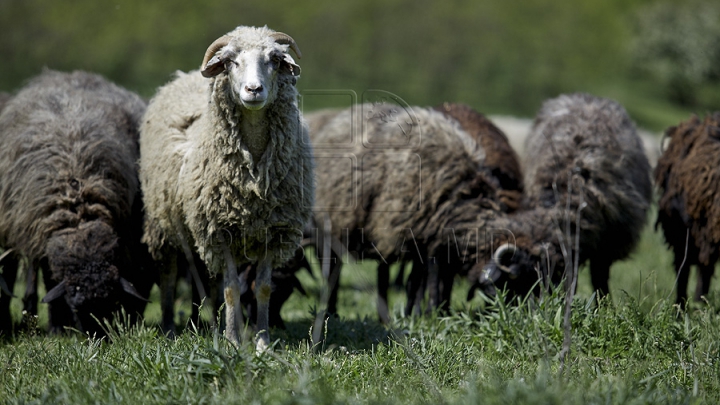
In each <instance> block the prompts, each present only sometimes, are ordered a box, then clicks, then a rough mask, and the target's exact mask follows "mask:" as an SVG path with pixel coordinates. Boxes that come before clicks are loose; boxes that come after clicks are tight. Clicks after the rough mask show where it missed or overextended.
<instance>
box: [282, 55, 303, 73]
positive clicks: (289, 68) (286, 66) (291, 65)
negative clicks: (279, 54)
mask: <svg viewBox="0 0 720 405" xmlns="http://www.w3.org/2000/svg"><path fill="white" fill-rule="evenodd" d="M280 71H282V72H283V73H285V74H289V75H293V76H300V66H298V65H297V64H296V63H295V60H294V59H293V58H292V56H290V54H288V53H286V54H285V55H284V57H283V63H282V65H281V66H280Z"/></svg>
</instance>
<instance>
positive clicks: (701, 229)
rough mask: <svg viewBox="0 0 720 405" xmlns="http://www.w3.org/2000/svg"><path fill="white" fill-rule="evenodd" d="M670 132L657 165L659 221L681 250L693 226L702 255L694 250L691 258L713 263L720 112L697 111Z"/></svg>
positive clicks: (717, 234)
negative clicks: (702, 116)
mask: <svg viewBox="0 0 720 405" xmlns="http://www.w3.org/2000/svg"><path fill="white" fill-rule="evenodd" d="M666 135H667V137H668V138H669V139H670V142H669V143H668V146H667V149H665V152H664V153H663V155H662V156H661V157H660V159H659V160H658V164H657V167H656V168H655V183H656V184H657V186H658V188H659V190H660V200H659V202H658V206H659V212H658V220H657V223H658V225H660V226H662V229H663V231H664V234H665V239H666V240H667V242H668V244H670V245H671V246H673V247H675V248H676V251H683V250H684V249H685V244H686V241H687V240H686V236H688V235H687V232H686V231H687V230H688V229H689V232H690V234H689V236H690V241H689V243H690V244H691V246H694V247H695V248H696V249H697V255H696V257H693V256H692V255H688V258H687V259H688V260H689V262H688V263H689V264H693V263H700V264H703V265H710V264H712V262H714V261H715V260H717V257H718V246H720V112H715V113H713V114H709V115H708V116H706V117H705V119H704V120H700V119H699V118H698V117H696V116H694V117H692V118H690V119H689V120H687V121H685V122H682V123H680V124H679V125H677V126H674V127H670V128H668V129H667V131H666ZM691 250H694V249H691Z"/></svg>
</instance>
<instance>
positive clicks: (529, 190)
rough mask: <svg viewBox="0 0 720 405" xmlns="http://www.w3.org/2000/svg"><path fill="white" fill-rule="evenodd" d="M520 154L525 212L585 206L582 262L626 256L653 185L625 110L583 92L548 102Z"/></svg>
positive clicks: (637, 230)
mask: <svg viewBox="0 0 720 405" xmlns="http://www.w3.org/2000/svg"><path fill="white" fill-rule="evenodd" d="M525 150H526V155H525V157H524V160H523V163H524V167H525V185H526V205H527V206H529V207H562V206H566V207H569V208H570V209H571V210H573V212H574V211H575V210H577V208H578V207H579V205H580V204H581V202H584V203H585V204H587V205H586V207H585V208H584V209H583V210H582V215H581V224H580V229H581V235H580V244H581V248H580V252H581V260H585V259H586V258H589V257H591V256H594V255H597V254H600V255H603V256H604V257H605V258H606V259H607V260H609V261H615V260H619V259H622V258H625V257H627V256H628V255H629V254H630V252H631V251H632V250H633V249H634V247H635V245H636V243H637V241H638V240H639V238H640V232H641V231H642V228H643V226H644V224H645V221H646V214H647V210H648V208H649V206H650V199H651V197H652V183H651V181H650V176H649V173H650V165H649V163H648V160H647V157H646V156H645V152H644V149H643V146H642V142H641V140H640V138H639V137H638V136H637V133H636V130H635V125H634V124H633V122H632V121H631V120H630V117H629V116H628V115H627V112H625V109H624V108H622V106H620V105H619V104H618V103H616V102H614V101H611V100H608V99H603V98H599V97H595V96H592V95H589V94H582V93H577V94H570V95H562V96H560V97H557V98H555V99H551V100H548V101H546V102H545V103H543V106H542V108H541V109H540V112H538V115H537V117H536V118H535V122H534V124H533V128H532V130H531V133H530V134H529V136H528V138H527V140H526V146H525ZM554 187H557V188H556V189H554ZM568 199H570V202H569V204H568Z"/></svg>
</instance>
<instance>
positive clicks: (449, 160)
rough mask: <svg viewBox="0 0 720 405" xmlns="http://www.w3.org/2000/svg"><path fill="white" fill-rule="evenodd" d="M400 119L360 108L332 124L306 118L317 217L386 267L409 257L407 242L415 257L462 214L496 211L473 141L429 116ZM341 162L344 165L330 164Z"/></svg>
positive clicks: (390, 110)
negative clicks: (472, 209)
mask: <svg viewBox="0 0 720 405" xmlns="http://www.w3.org/2000/svg"><path fill="white" fill-rule="evenodd" d="M358 111H364V112H366V114H364V118H365V121H364V122H363V124H362V128H363V129H362V132H361V133H360V134H359V137H358V138H357V139H355V140H354V141H351V142H348V140H350V139H351V137H350V134H351V133H352V130H351V128H353V126H354V125H357V124H356V122H354V121H353V117H355V116H357V115H358V114H359V113H358ZM399 111H400V107H398V106H395V105H387V104H385V105H370V104H365V105H362V106H359V107H358V110H351V109H348V110H343V111H340V112H337V113H336V114H334V116H332V115H333V113H332V112H328V111H322V112H320V113H317V115H312V114H311V115H309V116H308V121H309V122H310V125H311V127H312V126H314V125H315V126H316V127H317V128H319V131H318V132H314V133H312V134H311V137H312V140H313V144H314V145H315V148H316V158H317V159H318V160H317V161H318V162H319V163H318V169H317V177H318V186H317V187H318V188H317V200H318V203H317V204H318V206H319V208H318V210H327V211H328V215H329V217H330V219H331V221H332V226H333V233H334V234H335V236H336V237H338V238H340V239H341V240H343V241H346V239H348V238H349V240H347V242H348V245H349V246H350V247H351V248H355V249H357V250H358V252H359V253H361V255H363V256H364V257H367V258H376V259H383V260H388V261H390V262H391V261H393V260H396V259H397V258H399V257H400V256H401V255H402V253H403V252H402V251H403V249H411V250H413V249H416V247H415V246H413V245H412V241H415V242H417V243H418V245H417V248H418V249H419V250H424V249H425V248H427V249H429V251H430V252H432V251H433V250H434V249H436V248H438V247H439V246H440V245H441V244H442V240H443V229H444V228H445V227H446V224H447V223H449V222H451V221H453V220H456V219H457V218H458V217H461V216H463V215H464V213H465V212H467V211H468V210H467V208H468V207H469V206H485V207H490V208H491V209H497V210H499V209H500V204H499V200H500V198H499V196H498V191H499V190H500V181H499V179H497V178H496V177H495V176H494V175H493V172H492V169H491V168H489V167H488V166H487V164H486V162H487V160H486V157H487V155H486V151H485V149H484V148H483V146H482V145H481V144H480V143H478V141H477V139H476V138H475V137H474V136H472V135H470V134H468V132H466V131H465V130H464V129H463V127H462V126H461V124H460V123H459V122H458V121H457V120H455V119H453V118H451V117H448V116H446V115H445V114H443V113H441V112H439V111H436V110H434V109H430V108H418V107H413V108H412V109H409V110H407V111H405V112H400V113H399ZM404 114H407V117H405V116H404ZM315 120H319V121H320V122H322V123H323V125H317V124H314V122H315ZM368 145H370V146H368ZM324 156H327V159H326V158H325V157H324ZM323 160H328V161H329V162H330V163H328V164H322V163H320V162H321V161H323ZM342 161H345V162H347V163H349V164H342V165H341V164H337V163H338V162H342ZM421 253H422V252H421Z"/></svg>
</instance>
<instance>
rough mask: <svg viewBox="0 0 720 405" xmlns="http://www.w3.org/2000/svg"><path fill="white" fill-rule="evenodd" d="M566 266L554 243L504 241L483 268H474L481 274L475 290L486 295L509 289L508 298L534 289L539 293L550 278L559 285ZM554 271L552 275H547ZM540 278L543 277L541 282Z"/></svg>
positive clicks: (520, 295)
mask: <svg viewBox="0 0 720 405" xmlns="http://www.w3.org/2000/svg"><path fill="white" fill-rule="evenodd" d="M564 270H565V262H564V260H563V257H562V255H561V254H559V252H557V251H556V249H555V248H554V247H553V246H551V245H550V246H549V245H545V244H543V245H538V246H533V247H532V248H523V247H521V246H517V245H508V244H506V245H502V246H500V247H499V248H498V249H497V250H496V251H495V254H494V255H493V259H492V260H490V261H489V262H488V263H487V264H485V265H483V266H482V270H480V269H473V270H471V272H472V273H474V274H479V278H478V280H476V281H475V284H474V285H473V287H472V290H471V292H473V291H474V290H475V289H480V290H481V291H482V292H483V293H485V295H488V296H491V297H492V296H495V295H496V289H497V288H505V289H506V290H507V298H508V300H512V299H514V298H515V297H518V298H520V299H522V298H523V297H525V296H526V295H527V294H529V293H530V292H533V293H535V294H537V293H539V291H540V288H541V285H545V284H546V282H547V281H550V282H552V284H553V285H557V284H558V283H559V282H560V280H561V279H562V274H563V272H564ZM548 275H550V279H549V280H548V279H547V276H548ZM538 280H541V282H540V283H538Z"/></svg>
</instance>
